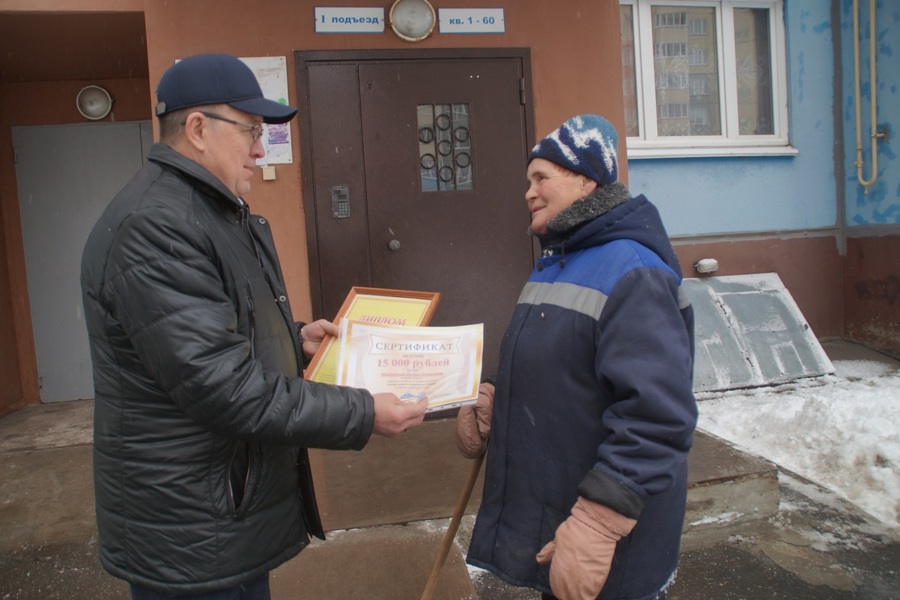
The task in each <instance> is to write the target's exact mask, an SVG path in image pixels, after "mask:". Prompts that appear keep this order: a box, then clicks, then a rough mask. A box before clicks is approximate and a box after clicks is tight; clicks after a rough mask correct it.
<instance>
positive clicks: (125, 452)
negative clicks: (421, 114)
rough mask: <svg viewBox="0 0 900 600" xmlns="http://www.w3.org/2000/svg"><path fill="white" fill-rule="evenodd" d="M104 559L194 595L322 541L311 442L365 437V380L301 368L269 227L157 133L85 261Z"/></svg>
mask: <svg viewBox="0 0 900 600" xmlns="http://www.w3.org/2000/svg"><path fill="white" fill-rule="evenodd" d="M82 289H83V301H84V309H85V317H86V321H87V328H88V333H89V336H90V342H91V357H92V360H93V368H94V387H95V418H94V484H95V493H96V503H97V527H98V530H99V542H100V559H101V561H102V563H103V565H104V566H105V567H106V569H107V570H109V571H110V572H111V573H112V574H113V575H116V576H118V577H121V578H123V579H126V580H127V581H129V582H133V583H137V584H139V585H141V586H144V587H149V588H153V589H156V590H159V591H162V592H166V593H171V594H179V595H180V594H199V593H204V592H207V591H210V590H214V589H220V588H225V587H231V586H235V585H238V584H240V583H241V582H243V581H246V580H248V579H252V578H254V577H258V576H260V575H263V574H264V573H266V572H267V571H269V570H271V569H272V568H274V567H276V566H277V565H279V564H280V563H282V562H284V561H286V560H287V559H289V558H291V557H293V556H294V555H296V554H297V552H299V551H300V550H301V549H302V548H303V547H304V546H306V545H307V544H308V543H309V535H310V534H313V535H316V536H319V537H322V536H323V531H322V525H321V522H320V520H319V514H318V510H317V508H316V503H315V496H314V492H313V486H312V478H311V475H310V469H309V464H308V460H307V451H306V448H312V447H318V448H332V449H345V448H346V449H360V448H362V447H363V446H364V445H365V444H366V442H367V441H368V438H369V436H370V435H371V432H372V429H373V426H374V408H373V400H372V397H371V396H370V395H369V394H368V393H367V392H364V391H360V390H356V389H351V388H339V387H335V386H323V385H319V384H315V383H311V382H307V381H304V380H303V379H302V378H301V377H300V375H301V371H302V367H301V365H302V358H301V356H302V354H301V349H300V343H299V340H298V337H297V332H296V329H295V324H294V323H293V318H292V315H291V308H290V305H289V303H288V300H287V295H286V291H285V284H284V280H283V277H282V273H281V267H280V265H279V262H278V257H277V255H276V252H275V246H274V243H273V240H272V235H271V232H270V230H269V226H268V223H267V222H266V220H265V219H263V218H262V217H259V216H256V215H251V214H250V213H249V211H248V209H247V206H246V204H244V202H243V201H242V200H240V199H238V198H236V197H235V196H234V195H233V194H232V193H230V192H229V191H228V189H227V188H225V187H224V186H223V185H222V184H221V183H220V182H219V180H218V179H216V178H215V177H214V176H213V175H212V174H211V173H209V172H208V171H207V170H206V169H204V168H202V167H201V166H199V165H198V164H197V163H195V162H193V161H191V160H189V159H187V158H185V157H183V156H182V155H180V154H178V153H177V152H175V151H173V150H172V149H170V148H169V147H167V146H165V145H162V144H157V145H155V146H154V147H153V148H152V150H151V152H150V155H149V162H148V163H147V164H146V165H145V166H144V167H143V168H142V169H141V170H140V172H139V173H138V174H137V175H136V176H135V177H134V179H132V181H131V182H130V183H129V184H128V185H127V186H126V187H125V188H124V189H123V190H122V191H121V192H120V193H119V194H118V195H117V196H116V198H115V199H113V201H112V202H111V203H110V205H109V206H108V207H107V209H106V211H105V212H104V213H103V216H102V217H101V219H100V220H99V222H98V224H97V225H96V227H95V228H94V230H93V231H92V233H91V235H90V237H89V239H88V241H87V245H86V247H85V250H84V255H83V259H82Z"/></svg>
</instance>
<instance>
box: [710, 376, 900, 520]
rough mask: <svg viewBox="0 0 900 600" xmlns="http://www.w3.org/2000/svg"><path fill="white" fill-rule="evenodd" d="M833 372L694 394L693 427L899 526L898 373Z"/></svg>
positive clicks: (899, 404) (899, 380) (899, 436)
mask: <svg viewBox="0 0 900 600" xmlns="http://www.w3.org/2000/svg"><path fill="white" fill-rule="evenodd" d="M834 366H835V369H836V372H835V374H834V375H830V376H825V377H819V378H815V379H810V380H801V381H798V382H794V383H792V384H789V385H783V386H778V387H774V388H759V389H754V390H733V391H730V392H725V393H716V394H709V395H705V396H704V395H703V394H699V395H698V400H700V422H699V425H698V426H699V428H700V429H702V430H704V431H708V432H710V433H712V434H714V435H717V436H719V437H721V438H724V439H726V440H728V441H730V442H731V443H733V444H734V445H735V446H737V447H739V448H741V449H742V450H744V451H747V452H749V453H751V454H755V455H757V456H761V457H763V458H766V459H768V460H770V461H772V462H774V463H776V464H777V465H780V466H782V467H784V468H785V469H788V470H790V471H793V472H795V473H797V474H799V475H802V476H803V477H806V478H807V479H811V480H812V481H815V482H817V483H819V484H820V485H822V486H824V487H826V488H829V489H831V490H833V491H834V492H835V493H837V494H839V495H840V496H843V497H844V498H846V499H847V500H849V501H850V502H852V503H853V504H855V505H857V506H859V507H860V508H862V509H863V510H865V511H866V512H868V513H869V514H871V515H872V516H874V517H876V518H877V519H879V520H881V521H883V522H884V523H885V524H887V525H890V526H893V527H900V369H895V368H893V367H891V366H888V365H885V364H883V363H878V362H870V361H835V362H834Z"/></svg>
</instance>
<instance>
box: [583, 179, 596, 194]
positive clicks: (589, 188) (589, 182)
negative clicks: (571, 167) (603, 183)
mask: <svg viewBox="0 0 900 600" xmlns="http://www.w3.org/2000/svg"><path fill="white" fill-rule="evenodd" d="M581 177H582V180H581V189H583V190H584V194H585V195H588V194H590V193H591V192H593V191H594V190H596V189H597V182H596V181H594V180H593V179H588V178H587V177H585V176H584V175H582V176H581Z"/></svg>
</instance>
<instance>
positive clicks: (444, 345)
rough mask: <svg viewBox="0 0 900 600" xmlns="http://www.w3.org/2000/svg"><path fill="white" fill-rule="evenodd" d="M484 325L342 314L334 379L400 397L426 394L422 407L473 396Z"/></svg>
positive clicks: (436, 407) (478, 376) (464, 400)
mask: <svg viewBox="0 0 900 600" xmlns="http://www.w3.org/2000/svg"><path fill="white" fill-rule="evenodd" d="M483 347H484V326H483V325H482V324H481V323H478V324H475V325H462V326H459V327H398V326H391V325H378V324H374V323H362V322H360V321H353V320H350V319H342V320H341V337H340V358H339V359H338V371H337V383H338V384H339V385H348V386H352V387H359V388H365V389H367V390H369V391H370V392H372V393H373V394H378V393H383V392H392V393H394V394H396V395H397V396H398V397H399V398H400V399H401V400H412V401H414V400H418V399H419V398H422V397H427V398H428V408H427V409H426V411H427V412H433V411H437V410H445V409H449V408H455V407H458V406H463V405H465V404H471V403H473V402H475V400H476V399H477V398H478V386H479V384H480V383H481V355H482V350H483Z"/></svg>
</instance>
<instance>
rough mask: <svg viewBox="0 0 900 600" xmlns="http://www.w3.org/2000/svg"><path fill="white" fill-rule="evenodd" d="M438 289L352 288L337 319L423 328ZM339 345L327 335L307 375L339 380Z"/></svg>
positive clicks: (437, 299)
mask: <svg viewBox="0 0 900 600" xmlns="http://www.w3.org/2000/svg"><path fill="white" fill-rule="evenodd" d="M440 299H441V295H440V293H439V292H412V291H406V290H391V289H385V288H367V287H353V288H351V289H350V293H349V294H347V298H346V299H345V300H344V303H343V304H342V305H341V308H340V310H339V311H338V313H337V315H336V316H335V318H334V324H335V325H338V326H340V323H341V319H350V320H352V321H359V322H362V323H372V324H379V325H401V326H413V327H420V326H424V325H428V323H429V322H430V321H431V317H432V315H433V314H434V311H435V309H436V308H437V305H438V302H440ZM339 354H340V344H339V343H338V340H337V338H334V337H332V336H328V337H326V338H325V340H324V341H323V342H322V345H321V346H319V350H318V352H316V354H315V356H313V359H312V361H311V362H310V363H309V366H308V367H307V369H306V378H307V379H309V380H310V381H317V382H319V383H332V384H333V383H336V382H337V365H338V357H339Z"/></svg>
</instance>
